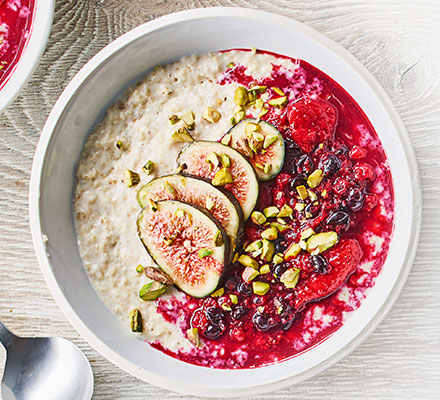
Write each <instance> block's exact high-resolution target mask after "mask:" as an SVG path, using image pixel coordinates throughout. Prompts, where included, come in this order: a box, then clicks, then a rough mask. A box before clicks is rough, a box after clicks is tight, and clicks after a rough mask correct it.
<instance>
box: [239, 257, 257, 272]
mask: <svg viewBox="0 0 440 400" xmlns="http://www.w3.org/2000/svg"><path fill="white" fill-rule="evenodd" d="M238 262H239V263H240V264H241V265H243V266H244V267H250V268H253V269H258V262H257V261H255V260H254V259H253V258H251V257H249V256H247V255H246V254H242V255H241V256H240V257H238Z"/></svg>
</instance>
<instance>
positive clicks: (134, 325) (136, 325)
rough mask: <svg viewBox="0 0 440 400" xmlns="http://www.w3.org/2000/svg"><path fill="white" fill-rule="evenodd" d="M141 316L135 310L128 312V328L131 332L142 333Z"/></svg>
mask: <svg viewBox="0 0 440 400" xmlns="http://www.w3.org/2000/svg"><path fill="white" fill-rule="evenodd" d="M142 325H143V324H142V315H141V312H140V311H139V310H138V309H137V308H135V309H134V310H132V311H131V312H130V328H131V331H132V332H142V331H143V330H144V329H143V326H142Z"/></svg>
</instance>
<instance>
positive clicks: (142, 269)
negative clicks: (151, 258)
mask: <svg viewBox="0 0 440 400" xmlns="http://www.w3.org/2000/svg"><path fill="white" fill-rule="evenodd" d="M136 272H137V273H138V274H141V273H142V272H144V267H143V266H142V265H141V264H139V265H138V266H137V267H136Z"/></svg>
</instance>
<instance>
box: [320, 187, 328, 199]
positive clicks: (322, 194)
mask: <svg viewBox="0 0 440 400" xmlns="http://www.w3.org/2000/svg"><path fill="white" fill-rule="evenodd" d="M321 196H322V197H324V198H325V197H326V196H327V190H326V189H324V190H323V191H322V192H321Z"/></svg>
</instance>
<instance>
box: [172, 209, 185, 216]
mask: <svg viewBox="0 0 440 400" xmlns="http://www.w3.org/2000/svg"><path fill="white" fill-rule="evenodd" d="M185 214H186V212H185V210H183V209H181V208H178V209H177V210H176V211H175V212H174V215H175V216H176V217H179V218H183V217H184V216H185Z"/></svg>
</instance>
